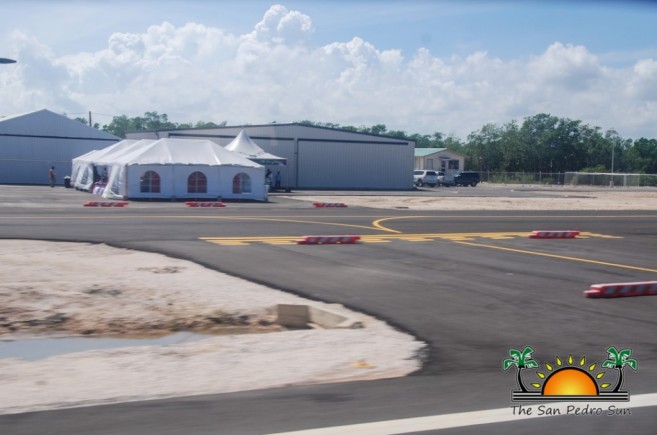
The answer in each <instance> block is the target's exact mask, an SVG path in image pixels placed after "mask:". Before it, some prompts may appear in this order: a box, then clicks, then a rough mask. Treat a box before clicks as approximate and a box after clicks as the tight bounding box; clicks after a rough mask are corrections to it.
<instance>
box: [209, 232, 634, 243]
mask: <svg viewBox="0 0 657 435" xmlns="http://www.w3.org/2000/svg"><path fill="white" fill-rule="evenodd" d="M529 234H530V233H528V232H500V233H488V232H487V233H427V234H392V233H388V234H366V235H361V236H360V242H361V243H387V242H391V241H393V240H401V241H407V242H432V241H436V240H447V241H451V242H471V241H476V240H477V239H490V240H508V239H513V238H517V237H522V238H528V237H529ZM581 236H582V238H591V237H598V238H621V237H617V236H610V235H606V234H596V233H581ZM301 237H303V236H238V237H199V239H200V240H204V241H207V242H211V243H216V244H218V245H224V246H240V245H242V246H243V245H248V244H251V243H265V244H270V245H291V244H296V242H297V240H299V239H300V238H301Z"/></svg>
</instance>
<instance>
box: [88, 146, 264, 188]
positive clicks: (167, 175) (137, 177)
mask: <svg viewBox="0 0 657 435" xmlns="http://www.w3.org/2000/svg"><path fill="white" fill-rule="evenodd" d="M101 151H102V150H101ZM91 158H92V159H94V160H95V161H94V164H95V165H96V166H103V167H105V168H106V169H107V183H106V185H105V186H104V187H103V188H102V189H100V190H98V191H97V192H96V193H99V194H102V195H103V196H104V197H105V198H117V199H127V198H130V199H147V198H148V199H169V198H170V199H185V198H193V199H203V198H205V199H209V198H212V199H217V198H234V199H253V200H259V201H263V200H266V199H267V192H266V190H265V175H264V167H263V166H261V165H259V164H257V163H254V162H252V161H250V160H248V159H246V158H245V157H242V156H241V155H239V154H237V153H234V152H231V151H229V150H226V149H224V148H223V147H221V146H220V145H218V144H216V143H214V142H212V141H210V140H198V139H170V138H164V139H160V140H156V141H153V140H146V139H144V140H141V141H138V142H135V143H133V144H131V145H128V146H126V147H125V148H124V149H123V150H122V151H121V150H118V151H117V152H112V151H111V150H110V151H109V152H106V153H105V154H104V155H102V156H101V157H99V158H98V159H96V158H95V156H94V155H92V156H91Z"/></svg>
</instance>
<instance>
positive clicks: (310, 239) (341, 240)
mask: <svg viewBox="0 0 657 435" xmlns="http://www.w3.org/2000/svg"><path fill="white" fill-rule="evenodd" d="M359 240H360V236H304V237H303V238H302V239H301V240H297V244H299V245H344V244H352V243H356V242H358V241H359Z"/></svg>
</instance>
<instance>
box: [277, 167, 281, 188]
mask: <svg viewBox="0 0 657 435" xmlns="http://www.w3.org/2000/svg"><path fill="white" fill-rule="evenodd" d="M280 188H281V171H276V190H278V189H280Z"/></svg>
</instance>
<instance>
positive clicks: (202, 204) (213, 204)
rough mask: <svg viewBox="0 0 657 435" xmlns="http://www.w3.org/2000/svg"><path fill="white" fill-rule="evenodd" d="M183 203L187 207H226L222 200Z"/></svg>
mask: <svg viewBox="0 0 657 435" xmlns="http://www.w3.org/2000/svg"><path fill="white" fill-rule="evenodd" d="M185 205H186V206H187V207H226V204H224V203H223V202H198V201H187V202H186V203H185Z"/></svg>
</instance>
